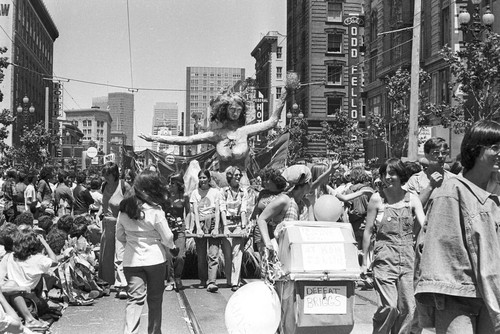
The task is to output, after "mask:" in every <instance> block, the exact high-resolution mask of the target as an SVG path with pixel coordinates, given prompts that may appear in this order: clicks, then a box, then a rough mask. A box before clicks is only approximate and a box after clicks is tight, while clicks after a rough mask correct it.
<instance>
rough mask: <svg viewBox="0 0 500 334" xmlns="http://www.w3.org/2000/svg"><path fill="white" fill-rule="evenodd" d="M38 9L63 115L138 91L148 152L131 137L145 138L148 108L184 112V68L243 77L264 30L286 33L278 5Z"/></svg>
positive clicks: (139, 0)
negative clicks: (165, 105) (47, 26)
mask: <svg viewBox="0 0 500 334" xmlns="http://www.w3.org/2000/svg"><path fill="white" fill-rule="evenodd" d="M44 2H45V5H46V7H47V9H48V11H49V13H50V15H51V16H52V19H53V20H54V22H55V24H56V26H57V29H58V30H59V38H57V39H56V41H55V43H54V75H56V76H59V77H65V78H70V81H69V82H65V83H64V88H65V90H64V92H63V94H64V101H63V107H64V109H80V108H90V107H91V105H92V98H93V97H97V96H106V95H107V94H108V93H111V92H126V91H127V89H125V88H114V87H109V86H106V85H117V86H123V87H134V88H138V91H137V92H135V93H134V94H135V97H134V99H135V115H134V118H135V130H134V131H135V132H134V136H135V138H134V142H135V148H136V149H137V150H141V149H144V148H146V147H150V146H151V144H150V143H147V142H145V141H144V140H142V139H139V138H137V134H139V133H151V127H152V118H153V106H154V104H155V103H156V102H174V103H177V104H178V106H179V110H180V111H184V110H185V104H186V101H185V100H186V97H185V89H186V67H189V66H206V67H238V68H245V69H246V71H245V73H246V76H247V77H251V76H254V74H255V59H254V58H253V57H252V56H251V55H250V53H251V52H252V50H253V49H254V48H255V46H256V45H257V43H259V41H260V40H261V39H262V37H263V36H264V35H265V34H266V33H267V32H269V31H278V32H279V33H281V34H283V35H285V34H286V1H284V0H44ZM127 7H128V13H129V17H130V20H128V19H127V17H128V15H127ZM128 26H130V44H129V33H128ZM129 45H130V49H129ZM130 55H131V56H130ZM131 69H132V70H131ZM71 79H73V80H71ZM75 80H81V81H88V82H92V83H94V84H88V83H81V82H76V81H75ZM132 83H133V84H132ZM141 88H151V89H168V90H172V91H158V90H156V91H154V90H145V89H141Z"/></svg>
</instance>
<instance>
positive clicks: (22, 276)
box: [0, 230, 58, 330]
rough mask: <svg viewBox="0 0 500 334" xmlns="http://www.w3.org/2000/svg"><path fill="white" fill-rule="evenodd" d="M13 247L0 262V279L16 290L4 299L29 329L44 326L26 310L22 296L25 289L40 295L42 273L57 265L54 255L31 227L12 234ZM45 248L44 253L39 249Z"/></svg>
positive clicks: (46, 272) (47, 272)
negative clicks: (14, 285)
mask: <svg viewBox="0 0 500 334" xmlns="http://www.w3.org/2000/svg"><path fill="white" fill-rule="evenodd" d="M13 240H14V243H13V249H12V252H11V253H7V254H6V255H5V256H4V257H3V259H2V261H1V262H0V280H1V281H2V282H3V283H4V284H3V285H4V286H6V285H7V284H6V283H7V282H14V283H15V284H16V286H17V289H16V290H17V291H12V293H11V294H10V295H9V296H8V301H9V302H10V303H11V305H12V306H13V307H14V309H15V310H16V311H17V312H18V313H19V314H20V315H21V317H22V318H23V319H24V321H25V324H26V327H28V328H29V329H36V330H40V329H41V330H44V329H47V328H48V325H47V324H46V323H44V322H42V321H40V320H37V319H36V318H35V317H34V316H33V315H32V314H31V312H30V311H29V309H28V308H27V306H26V302H25V300H24V297H23V293H25V292H32V291H33V292H35V293H36V294H38V295H41V293H40V292H41V291H40V289H39V288H38V289H37V287H38V285H39V283H40V280H41V278H42V275H44V274H49V273H50V270H51V267H53V266H55V265H57V263H58V262H57V257H56V255H55V254H54V252H53V251H52V249H51V248H50V246H49V245H48V243H47V241H45V239H44V238H43V237H42V236H41V235H37V234H36V233H35V232H33V231H29V230H28V231H26V232H19V233H16V234H15V235H14V238H13ZM43 250H45V252H46V253H47V255H44V254H43V253H42V251H43Z"/></svg>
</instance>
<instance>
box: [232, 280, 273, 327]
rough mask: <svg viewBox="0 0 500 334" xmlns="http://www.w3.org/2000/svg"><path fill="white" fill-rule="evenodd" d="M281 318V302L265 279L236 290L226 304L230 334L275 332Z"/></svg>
mask: <svg viewBox="0 0 500 334" xmlns="http://www.w3.org/2000/svg"><path fill="white" fill-rule="evenodd" d="M280 318H281V303H280V300H279V298H278V294H277V293H276V291H275V290H274V288H273V287H272V286H270V285H268V284H266V283H264V282H263V281H258V282H252V283H249V284H246V285H244V286H242V287H241V288H240V289H238V291H236V292H235V293H234V294H233V295H232V296H231V298H229V301H228V303H227V305H226V312H225V321H226V328H227V330H228V333H229V334H274V333H276V330H277V329H278V326H279V323H280Z"/></svg>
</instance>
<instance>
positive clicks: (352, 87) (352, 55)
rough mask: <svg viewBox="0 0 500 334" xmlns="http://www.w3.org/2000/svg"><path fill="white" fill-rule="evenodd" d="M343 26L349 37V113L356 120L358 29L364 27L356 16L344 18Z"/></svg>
mask: <svg viewBox="0 0 500 334" xmlns="http://www.w3.org/2000/svg"><path fill="white" fill-rule="evenodd" d="M343 22H344V25H345V26H346V27H347V34H348V36H349V44H348V53H347V55H348V56H347V58H348V59H347V66H348V75H349V82H348V96H349V112H350V115H351V118H354V119H357V118H358V110H359V106H360V105H361V103H360V100H359V99H360V95H361V94H360V87H359V86H360V78H359V65H360V60H359V36H360V35H361V32H360V29H359V28H360V27H364V24H365V23H364V20H363V18H362V17H360V16H357V15H348V16H344V20H343Z"/></svg>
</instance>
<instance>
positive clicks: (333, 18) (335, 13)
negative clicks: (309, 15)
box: [327, 2, 342, 22]
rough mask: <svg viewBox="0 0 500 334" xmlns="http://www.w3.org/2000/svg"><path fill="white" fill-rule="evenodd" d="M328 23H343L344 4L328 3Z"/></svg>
mask: <svg viewBox="0 0 500 334" xmlns="http://www.w3.org/2000/svg"><path fill="white" fill-rule="evenodd" d="M327 20H328V22H342V3H339V2H328V16H327Z"/></svg>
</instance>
